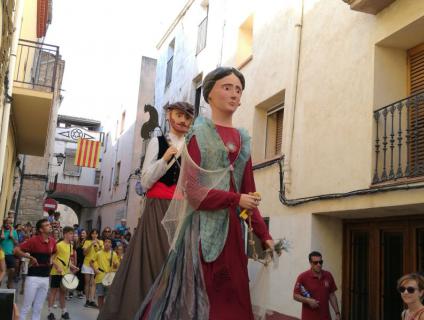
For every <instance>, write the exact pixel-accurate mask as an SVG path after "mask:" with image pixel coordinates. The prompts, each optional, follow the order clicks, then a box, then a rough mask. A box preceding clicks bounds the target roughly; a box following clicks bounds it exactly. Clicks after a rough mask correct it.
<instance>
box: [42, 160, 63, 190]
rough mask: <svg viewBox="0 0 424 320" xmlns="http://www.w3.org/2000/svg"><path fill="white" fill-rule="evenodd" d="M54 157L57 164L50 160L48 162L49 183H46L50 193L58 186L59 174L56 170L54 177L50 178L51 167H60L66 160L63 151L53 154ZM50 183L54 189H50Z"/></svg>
mask: <svg viewBox="0 0 424 320" xmlns="http://www.w3.org/2000/svg"><path fill="white" fill-rule="evenodd" d="M53 157H56V161H57V165H54V164H51V163H50V162H48V163H47V183H46V192H47V193H48V194H52V193H53V192H55V191H56V186H57V178H58V176H59V174H58V173H57V172H56V174H55V175H54V178H53V179H52V180H51V179H50V167H60V166H61V165H62V163H63V161H64V160H65V158H66V156H65V155H64V154H63V153H55V154H53ZM50 185H52V187H53V188H52V189H50Z"/></svg>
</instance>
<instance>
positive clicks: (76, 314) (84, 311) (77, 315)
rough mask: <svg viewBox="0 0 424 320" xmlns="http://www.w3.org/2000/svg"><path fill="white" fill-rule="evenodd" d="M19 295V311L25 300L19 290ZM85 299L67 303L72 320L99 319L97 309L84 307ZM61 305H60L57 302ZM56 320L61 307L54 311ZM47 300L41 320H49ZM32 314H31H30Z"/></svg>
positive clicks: (2, 286)
mask: <svg viewBox="0 0 424 320" xmlns="http://www.w3.org/2000/svg"><path fill="white" fill-rule="evenodd" d="M18 285H19V288H20V285H21V284H20V282H19V284H18ZM1 288H6V279H5V281H3V282H2V285H1ZM17 292H18V294H17V295H16V303H17V304H18V306H19V310H21V308H22V303H23V300H24V296H23V295H21V294H19V290H17ZM84 303H85V299H78V298H77V297H74V298H72V299H71V300H67V301H66V308H67V309H68V312H69V315H70V317H71V319H72V320H95V319H97V315H98V314H99V311H98V310H97V309H93V308H86V307H84ZM57 304H58V305H59V303H58V302H57ZM53 310H54V311H53V312H54V314H55V317H56V319H58V320H59V319H60V317H61V314H60V308H59V306H58V307H57V308H54V309H53ZM47 311H48V310H47V300H46V302H45V303H44V306H43V312H42V314H41V319H42V320H46V319H47V315H48V313H47ZM30 314H31V313H30ZM30 314H28V315H27V319H31V316H30Z"/></svg>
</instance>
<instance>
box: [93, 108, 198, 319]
mask: <svg viewBox="0 0 424 320" xmlns="http://www.w3.org/2000/svg"><path fill="white" fill-rule="evenodd" d="M165 110H166V119H167V121H168V122H169V128H170V129H169V133H167V134H165V136H159V137H153V138H152V139H151V140H150V142H149V145H148V146H147V150H146V155H145V158H144V163H143V168H142V172H141V184H142V186H143V189H144V190H147V193H146V199H145V200H146V204H145V206H144V207H145V209H144V211H143V212H142V216H141V218H140V220H139V223H138V226H137V229H136V232H135V234H134V236H133V238H132V240H131V242H130V245H129V247H128V248H127V251H126V252H125V259H124V260H123V261H122V264H121V266H120V268H119V270H118V272H117V274H116V276H115V279H114V281H113V284H112V286H111V288H110V290H109V296H108V303H107V304H105V305H104V306H103V308H102V309H101V310H100V314H99V317H98V320H109V319H110V320H112V319H118V318H120V319H132V318H133V317H134V315H135V313H136V311H137V308H138V307H139V305H140V304H141V302H142V301H143V300H144V298H145V296H146V295H147V293H148V291H149V289H150V287H151V285H152V284H153V282H154V280H155V278H156V276H157V275H158V274H159V272H160V270H161V268H162V264H163V262H164V261H165V259H166V256H167V254H168V251H169V244H168V238H167V235H166V232H165V230H164V228H163V226H162V224H161V221H162V219H163V217H164V215H165V212H166V211H167V209H168V207H169V204H170V202H171V199H172V197H173V195H174V191H175V188H176V186H177V181H178V177H179V173H180V162H179V161H180V159H179V158H180V154H181V152H182V149H183V147H184V145H185V134H186V133H187V132H188V130H189V128H190V126H191V124H192V121H193V118H194V107H193V106H192V105H191V104H189V103H186V102H176V103H173V104H170V105H168V106H166V107H165Z"/></svg>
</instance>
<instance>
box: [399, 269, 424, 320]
mask: <svg viewBox="0 0 424 320" xmlns="http://www.w3.org/2000/svg"><path fill="white" fill-rule="evenodd" d="M397 287H398V290H399V292H400V296H401V298H402V300H403V302H404V303H405V305H406V306H407V309H405V310H404V311H403V312H402V320H424V305H423V304H422V299H423V295H424V277H423V276H422V275H420V274H418V273H410V274H407V275H404V276H403V277H402V278H400V279H399V280H398V286H397Z"/></svg>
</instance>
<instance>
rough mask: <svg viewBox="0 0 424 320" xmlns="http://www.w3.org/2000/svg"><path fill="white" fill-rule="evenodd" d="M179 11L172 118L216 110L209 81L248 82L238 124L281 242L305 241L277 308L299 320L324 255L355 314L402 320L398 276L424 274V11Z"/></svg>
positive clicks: (299, 5)
mask: <svg viewBox="0 0 424 320" xmlns="http://www.w3.org/2000/svg"><path fill="white" fill-rule="evenodd" d="M175 16H176V19H175V20H174V21H173V23H172V24H171V26H170V28H169V29H168V30H167V32H166V33H165V34H164V36H163V38H162V39H161V40H160V41H159V43H158V50H159V58H158V63H157V71H156V87H155V105H156V107H157V108H158V110H159V111H161V110H162V109H161V108H162V107H163V106H164V105H166V103H169V102H173V101H176V100H186V101H189V102H191V103H193V104H195V105H196V107H197V108H198V110H199V113H200V114H206V115H207V114H208V107H207V105H206V104H205V102H204V101H203V100H202V99H203V98H202V97H201V88H200V83H201V81H202V79H203V77H204V75H206V74H207V73H208V72H209V71H211V70H212V69H214V68H215V67H216V66H219V65H229V66H235V67H237V68H239V69H240V70H241V71H242V72H243V74H244V76H245V77H246V89H245V91H244V93H243V97H242V105H241V107H240V110H239V111H238V112H237V113H236V115H235V125H236V126H238V127H244V128H246V129H248V130H249V132H250V134H251V136H252V160H253V163H254V168H255V180H256V187H257V189H258V191H259V192H261V193H262V202H261V206H260V210H261V212H262V215H263V216H264V217H267V218H269V228H270V231H271V234H272V235H273V236H274V238H283V237H285V238H287V239H288V240H289V241H290V242H291V244H292V248H291V250H290V252H289V253H284V254H283V256H282V257H281V259H280V263H279V265H278V268H276V269H273V270H272V281H270V287H269V293H270V297H271V298H270V300H269V301H268V305H267V306H266V307H267V308H268V309H270V310H273V311H275V312H276V313H279V314H280V317H281V319H285V318H288V317H290V316H291V317H300V308H301V305H300V304H299V303H297V302H295V301H294V300H293V287H294V283H295V280H296V277H297V275H298V274H299V273H301V272H303V271H305V270H306V269H308V267H309V263H308V259H307V256H308V253H309V252H310V251H312V250H318V251H321V252H322V253H323V258H324V260H325V265H324V268H325V269H327V270H329V271H331V272H332V274H333V276H334V277H335V280H336V284H337V287H338V289H339V290H338V291H337V296H338V298H339V301H340V302H341V306H342V311H343V315H342V316H343V318H344V319H351V320H356V319H384V320H386V319H389V320H390V319H397V318H398V317H399V314H400V312H401V310H402V305H401V301H400V298H399V294H398V293H397V291H396V280H397V279H398V278H399V277H400V276H401V275H402V274H404V273H407V272H412V271H420V272H423V271H424V270H423V269H424V265H423V261H424V260H423V259H422V257H423V256H424V249H423V246H422V239H423V236H424V229H423V227H424V189H423V187H424V185H423V179H422V177H423V176H424V171H423V169H424V157H423V154H424V144H423V143H422V141H423V140H422V137H423V136H424V132H423V131H422V124H423V123H424V118H423V112H422V105H423V104H424V100H423V98H424V96H423V94H421V93H422V92H424V81H423V79H424V78H423V76H424V74H423V66H424V65H423V61H424V60H423V59H424V28H423V24H424V3H423V2H422V1H414V0H396V1H393V0H391V1H387V0H381V1H377V0H376V1H371V0H355V1H342V0H304V1H297V0H296V1H295V0H292V1H277V0H275V1H268V2H267V3H266V5H264V3H263V2H260V1H254V0H252V1H213V0H210V1H200V0H197V1H196V0H190V1H187V3H186V6H185V7H184V8H183V9H182V11H181V12H178V13H176V15H175ZM162 119H163V118H162ZM251 271H252V277H254V276H255V274H254V270H253V265H252V266H251Z"/></svg>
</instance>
